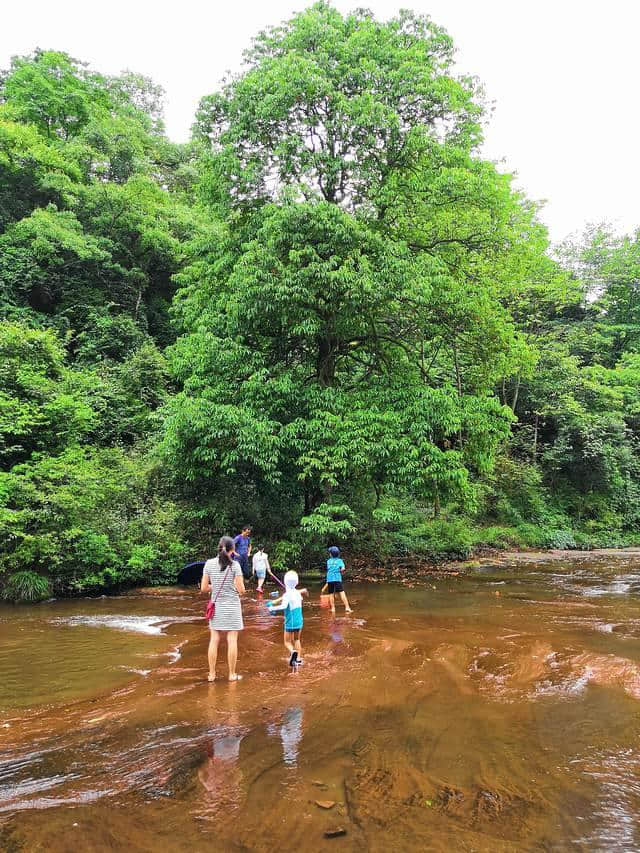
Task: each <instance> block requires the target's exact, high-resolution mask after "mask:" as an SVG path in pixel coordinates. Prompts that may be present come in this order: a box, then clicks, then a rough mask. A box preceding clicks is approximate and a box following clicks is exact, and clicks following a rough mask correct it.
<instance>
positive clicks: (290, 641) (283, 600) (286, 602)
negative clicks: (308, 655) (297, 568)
mask: <svg viewBox="0 0 640 853" xmlns="http://www.w3.org/2000/svg"><path fill="white" fill-rule="evenodd" d="M284 586H285V591H284V593H283V595H281V596H280V598H276V600H275V601H268V602H267V607H268V608H269V612H270V613H275V612H277V611H280V610H284V644H285V647H286V649H287V651H288V652H290V653H291V657H290V658H289V666H292V667H295V666H298V665H299V664H301V663H302V645H301V644H300V634H301V633H302V624H303V620H302V592H304V591H305V590H299V589H296V587H297V586H298V574H297V572H287V573H286V575H285V576H284Z"/></svg>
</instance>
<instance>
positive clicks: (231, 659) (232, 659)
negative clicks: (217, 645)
mask: <svg viewBox="0 0 640 853" xmlns="http://www.w3.org/2000/svg"><path fill="white" fill-rule="evenodd" d="M227 662H228V664H229V681H235V680H236V678H237V674H236V664H237V663H238V632H237V631H227Z"/></svg>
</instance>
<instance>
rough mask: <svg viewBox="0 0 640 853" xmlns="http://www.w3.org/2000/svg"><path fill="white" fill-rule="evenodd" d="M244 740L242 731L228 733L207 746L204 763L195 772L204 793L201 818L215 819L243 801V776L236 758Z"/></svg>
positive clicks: (215, 738) (214, 739)
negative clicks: (222, 812)
mask: <svg viewBox="0 0 640 853" xmlns="http://www.w3.org/2000/svg"><path fill="white" fill-rule="evenodd" d="M244 736H245V732H244V731H240V732H238V731H235V732H233V731H232V732H227V733H225V734H224V735H219V736H217V737H214V738H213V739H212V740H211V741H210V742H209V743H208V745H207V760H206V761H205V762H204V764H203V765H202V767H201V768H200V770H199V772H198V779H199V780H200V784H201V785H202V787H203V788H204V789H205V792H206V793H205V797H204V802H203V816H204V817H216V816H219V814H220V812H221V811H223V810H227V811H229V810H230V809H236V808H238V807H239V806H240V804H241V802H242V800H243V797H244V794H243V790H242V781H243V774H242V771H241V770H240V767H239V764H238V758H239V756H240V744H241V743H242V739H243V738H244Z"/></svg>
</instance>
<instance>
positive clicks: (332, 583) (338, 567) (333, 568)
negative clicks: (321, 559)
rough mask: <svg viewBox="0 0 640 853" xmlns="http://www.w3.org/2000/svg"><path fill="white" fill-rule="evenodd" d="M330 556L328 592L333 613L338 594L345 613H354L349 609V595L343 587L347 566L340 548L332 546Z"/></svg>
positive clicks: (328, 562) (328, 563)
mask: <svg viewBox="0 0 640 853" xmlns="http://www.w3.org/2000/svg"><path fill="white" fill-rule="evenodd" d="M329 554H330V555H331V556H330V557H329V559H328V560H327V592H328V593H329V597H330V605H331V612H332V613H333V614H334V615H335V612H336V600H335V594H336V592H339V593H340V598H341V599H342V603H343V604H344V612H345V613H353V610H352V609H351V608H350V607H349V602H348V600H347V594H346V592H345V591H344V587H343V586H342V572H343V571H344V569H345V565H344V562H343V561H342V559H341V557H340V548H336V546H335V545H332V546H331V548H329Z"/></svg>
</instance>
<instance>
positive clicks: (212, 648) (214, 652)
mask: <svg viewBox="0 0 640 853" xmlns="http://www.w3.org/2000/svg"><path fill="white" fill-rule="evenodd" d="M219 642H220V634H219V633H218V632H217V631H214V630H213V628H212V629H211V639H210V640H209V653H208V657H209V681H215V677H216V661H217V660H218V644H219Z"/></svg>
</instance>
